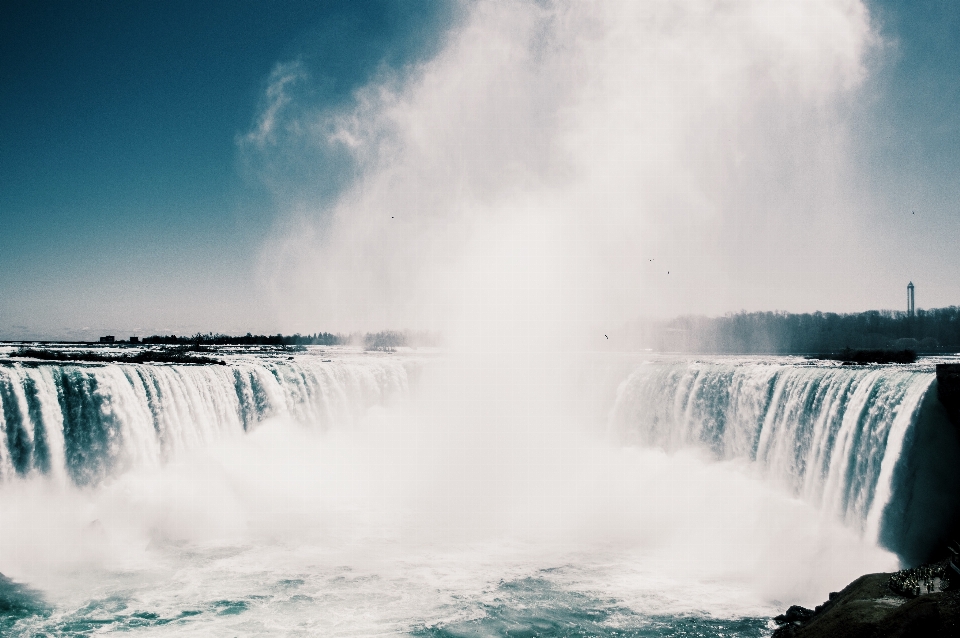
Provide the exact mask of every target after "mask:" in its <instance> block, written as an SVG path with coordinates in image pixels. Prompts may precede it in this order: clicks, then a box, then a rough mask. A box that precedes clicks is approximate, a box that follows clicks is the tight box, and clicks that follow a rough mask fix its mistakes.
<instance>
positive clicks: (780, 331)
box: [654, 306, 960, 354]
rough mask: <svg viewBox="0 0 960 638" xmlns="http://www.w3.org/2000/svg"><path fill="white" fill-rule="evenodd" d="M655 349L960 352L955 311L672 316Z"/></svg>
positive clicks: (958, 320) (959, 318) (958, 309)
mask: <svg viewBox="0 0 960 638" xmlns="http://www.w3.org/2000/svg"><path fill="white" fill-rule="evenodd" d="M655 334H656V343H655V344H654V345H655V346H656V348H657V349H658V350H661V351H680V352H702V353H718V354H720V353H728V354H823V353H839V352H841V351H843V350H844V349H847V350H882V349H892V350H914V351H916V352H918V353H920V354H936V353H947V352H960V307H957V306H950V307H949V308H934V309H930V310H917V312H916V315H915V316H912V317H911V316H908V315H907V313H906V312H895V311H890V310H870V311H867V312H860V313H852V314H837V313H832V312H826V313H825V312H815V313H810V314H792V313H787V312H749V313H748V312H741V313H736V314H729V315H726V316H723V317H715V318H708V317H695V316H686V317H678V318H676V319H672V320H670V321H667V322H665V323H663V324H661V325H660V326H659V327H658V329H657V330H655Z"/></svg>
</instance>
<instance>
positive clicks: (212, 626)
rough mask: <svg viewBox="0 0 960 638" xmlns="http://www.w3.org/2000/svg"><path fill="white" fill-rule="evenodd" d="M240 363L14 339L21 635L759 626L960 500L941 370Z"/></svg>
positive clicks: (941, 529)
mask: <svg viewBox="0 0 960 638" xmlns="http://www.w3.org/2000/svg"><path fill="white" fill-rule="evenodd" d="M222 356H223V357H224V358H225V360H226V365H169V364H129V363H124V364H81V363H77V364H60V363H30V362H29V361H27V360H20V359H16V358H12V359H7V360H6V362H0V406H2V410H0V572H2V573H3V574H5V576H6V577H7V578H6V579H3V580H0V630H2V631H3V633H4V635H8V634H9V635H34V634H37V633H41V634H46V635H76V634H84V633H91V634H92V633H105V632H112V631H150V632H151V633H154V634H159V635H167V634H169V635H174V634H176V635H181V634H182V635H223V636H228V635H229V636H234V635H277V634H283V635H364V636H367V635H379V634H396V633H399V634H407V635H415V636H479V635H511V636H568V635H611V636H630V635H644V636H647V635H662V636H688V635H689V636H705V635H706V636H710V635H743V636H760V635H767V634H769V632H770V631H771V627H772V625H771V624H770V620H769V619H770V617H771V616H772V615H774V614H776V613H779V612H780V611H782V608H783V607H784V606H785V605H787V604H792V603H795V602H799V603H806V604H816V603H818V602H820V601H821V600H823V599H825V597H826V595H827V593H828V592H829V591H831V590H835V589H837V588H839V587H841V586H843V585H844V584H845V583H846V582H847V581H849V580H850V579H852V578H853V577H855V576H857V575H859V574H860V573H863V572H865V571H877V570H882V569H891V568H893V567H895V566H896V565H897V563H898V561H904V562H910V561H913V560H917V559H918V557H921V556H922V555H923V554H924V553H925V552H929V551H931V550H933V549H936V547H935V546H936V544H937V543H938V542H940V541H941V539H942V536H943V534H944V533H945V530H947V529H948V528H949V526H950V525H951V524H952V522H953V520H954V519H955V517H956V506H955V504H954V502H953V500H954V499H953V497H952V495H953V494H955V493H958V492H957V490H958V485H960V481H958V480H957V477H956V470H955V469H953V468H954V466H955V465H956V464H955V462H954V461H955V459H956V458H957V455H958V454H960V451H958V450H957V443H956V435H955V434H954V433H953V430H952V429H951V427H952V426H950V425H949V423H948V422H947V421H946V419H945V417H944V415H943V414H942V409H941V408H940V407H939V404H938V403H937V402H936V398H935V392H932V391H931V389H932V388H933V387H934V385H933V384H934V383H935V381H934V379H935V375H934V373H933V370H932V367H931V366H929V365H915V366H900V367H896V366H892V367H890V366H888V367H847V366H834V365H811V364H809V363H806V362H803V361H799V360H794V359H787V358H775V359H751V360H734V359H722V358H714V359H710V360H703V361H691V360H679V359H666V358H661V359H657V360H651V361H642V360H641V358H637V359H633V358H630V357H625V356H618V357H615V356H613V355H591V356H584V357H581V358H579V359H577V360H576V361H575V362H574V363H573V364H572V365H556V366H555V365H553V364H552V363H550V365H543V366H539V367H534V368H525V367H524V365H523V364H521V363H517V362H516V361H483V362H481V363H480V364H479V365H476V366H474V365H471V362H470V360H469V359H460V358H457V357H453V356H447V355H442V354H440V353H423V352H406V353H393V354H388V353H363V352H359V351H354V350H350V349H320V348H314V349H311V350H310V351H309V352H306V353H288V352H279V351H276V352H260V353H251V352H234V353H225V354H223V355H222ZM557 370H559V372H557ZM551 375H553V376H551Z"/></svg>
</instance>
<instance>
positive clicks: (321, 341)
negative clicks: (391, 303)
mask: <svg viewBox="0 0 960 638" xmlns="http://www.w3.org/2000/svg"><path fill="white" fill-rule="evenodd" d="M439 341H440V337H439V335H436V334H433V333H417V332H415V333H407V332H400V331H396V330H385V331H382V332H368V333H365V334H362V333H352V334H347V335H344V334H333V333H330V332H315V333H313V334H306V335H302V334H300V333H296V334H293V335H283V334H280V333H277V334H275V335H255V334H251V333H249V332H248V333H247V334H245V335H242V336H236V335H226V334H221V333H213V332H208V333H206V334H204V333H197V334H195V335H192V336H189V337H188V336H177V335H151V336H149V337H143V338H142V339H140V343H145V344H157V345H170V346H338V345H362V346H363V347H364V348H366V349H367V350H387V349H389V348H397V347H400V346H409V345H424V346H432V345H438V343H439Z"/></svg>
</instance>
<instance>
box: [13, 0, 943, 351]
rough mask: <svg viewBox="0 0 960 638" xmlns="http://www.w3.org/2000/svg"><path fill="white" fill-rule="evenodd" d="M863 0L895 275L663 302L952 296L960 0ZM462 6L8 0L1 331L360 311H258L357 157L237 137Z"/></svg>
mask: <svg viewBox="0 0 960 638" xmlns="http://www.w3.org/2000/svg"><path fill="white" fill-rule="evenodd" d="M469 6H472V5H469ZM867 7H868V8H869V10H870V13H871V17H872V24H873V25H874V31H875V34H876V35H878V36H879V37H880V39H881V40H882V42H881V43H880V44H877V45H875V46H873V47H872V48H871V49H870V51H869V52H868V53H867V54H866V56H865V59H864V64H865V65H866V69H867V76H866V79H865V80H864V81H863V83H862V84H861V86H860V87H859V88H858V89H857V91H856V92H855V94H854V97H853V99H851V100H849V103H845V104H842V105H841V107H840V108H843V109H845V117H846V119H847V121H849V122H850V123H851V124H850V126H849V134H850V136H851V139H852V141H851V145H852V147H853V149H854V150H855V161H856V163H857V170H858V174H859V175H860V178H861V179H862V180H863V184H865V185H866V186H865V187H866V188H868V189H869V190H870V191H871V192H872V193H873V194H874V199H875V200H876V201H878V202H881V204H880V205H879V207H878V208H877V209H876V210H875V211H873V212H872V213H864V217H862V218H861V219H859V220H858V221H859V222H862V223H864V224H867V225H869V226H871V227H872V228H873V231H871V234H870V235H869V237H868V238H866V239H865V243H866V244H867V245H866V248H864V250H867V249H868V250H869V252H871V253H873V254H875V253H881V254H888V255H891V258H890V259H881V258H876V259H875V260H874V261H869V260H868V263H867V264H866V266H865V267H869V268H871V269H872V270H873V271H874V274H876V273H877V272H879V273H880V275H882V277H885V278H887V279H888V280H889V291H887V290H886V289H885V288H884V286H883V285H882V282H881V283H877V282H876V281H874V280H872V279H871V282H872V283H870V284H869V285H864V286H861V285H859V284H857V283H856V282H855V281H851V282H849V283H848V286H849V288H848V289H844V288H843V287H842V286H840V287H838V290H836V292H835V294H834V295H833V296H832V297H831V296H829V295H828V296H827V297H825V298H824V301H823V303H822V304H819V305H818V302H817V301H816V300H811V298H810V297H809V296H804V295H797V296H796V297H789V298H766V297H764V296H763V295H757V296H755V297H752V298H750V297H747V298H744V297H737V296H728V298H721V297H718V298H717V300H716V301H715V302H714V303H712V304H709V305H704V306H703V307H698V306H697V304H696V303H694V302H683V303H682V302H679V301H678V302H677V304H676V305H675V306H672V307H671V310H673V309H675V310H677V311H682V312H707V313H716V312H727V311H736V310H740V309H741V308H747V309H751V310H752V309H775V308H776V309H784V310H793V311H810V310H817V309H819V310H837V311H855V310H866V309H870V308H891V307H893V308H897V307H899V306H900V305H902V304H901V303H900V302H901V301H902V300H901V297H903V294H902V290H901V289H902V288H903V286H904V285H905V284H906V281H900V280H901V279H905V278H911V279H916V280H917V281H916V283H917V285H918V293H917V294H918V305H920V306H922V307H931V306H942V305H953V304H957V303H960V284H957V283H956V282H957V281H958V280H960V277H958V275H960V272H958V271H960V266H958V265H957V264H958V263H960V261H958V260H957V253H956V249H955V246H956V245H957V240H958V239H960V235H958V234H957V232H958V231H960V226H958V219H960V179H958V177H960V152H958V151H957V149H960V106H958V105H960V5H958V4H957V3H953V2H949V1H940V2H937V1H918V2H893V1H880V0H875V1H873V2H869V3H868V4H867ZM463 21H464V9H463V8H462V7H459V6H458V5H455V4H453V3H449V2H441V1H427V0H422V1H421V0H418V1H411V0H406V1H400V0H393V1H391V0H379V1H367V2H359V1H350V2H335V1H327V2H323V1H319V2H318V1H314V2H296V1H287V2H276V3H254V2H229V3H210V2H201V3H196V2H172V1H171V2H145V3H129V2H93V3H75V2H8V3H5V4H4V5H3V8H2V9H0V86H2V87H3V88H2V91H0V175H2V180H0V338H8V339H12V338H37V337H39V338H93V337H95V336H97V335H98V334H99V333H101V332H105V331H112V332H117V333H118V334H120V335H123V334H125V333H126V332H130V333H140V334H144V333H153V332H159V331H166V332H178V333H184V332H193V331H198V330H200V331H208V330H213V331H227V332H246V331H248V330H252V331H271V332H276V331H285V332H286V331H292V330H294V329H297V330H305V331H318V330H345V329H350V327H351V326H349V325H346V324H348V323H349V321H344V320H343V319H342V318H339V319H338V320H337V322H338V324H339V325H324V323H323V321H324V315H323V314H322V313H321V314H318V315H317V316H316V319H315V320H314V321H313V323H311V321H310V315H309V314H308V315H307V316H306V317H305V318H304V317H300V318H299V319H298V320H297V321H296V322H288V321H285V314H284V310H283V308H282V307H281V308H279V309H267V310H265V307H266V306H270V305H271V304H272V303H273V302H272V301H271V291H270V290H269V283H267V284H265V283H264V278H263V277H262V276H261V274H260V270H262V253H263V251H264V239H265V237H268V236H270V235H271V234H272V233H273V234H275V233H276V229H277V227H278V225H279V226H282V225H283V223H284V220H285V219H288V218H289V210H290V209H291V208H296V207H297V206H299V205H302V203H303V201H305V200H309V201H310V202H311V203H312V204H311V205H314V206H318V207H322V206H325V205H327V204H328V203H329V202H332V201H335V200H336V198H337V197H338V195H340V194H341V193H342V192H343V191H345V190H347V189H348V188H349V187H350V185H351V184H352V183H353V180H354V179H355V176H356V172H355V171H356V164H357V161H358V160H357V159H356V157H354V156H351V155H350V154H349V153H345V152H334V151H330V150H329V148H327V147H323V148H321V147H311V148H310V149H307V148H304V147H302V146H301V147H297V146H296V145H295V144H292V145H289V144H288V145H286V146H284V147H283V148H281V149H279V150H277V149H273V150H272V151H271V152H270V153H267V154H257V153H251V152H250V151H249V149H248V148H245V145H244V143H243V139H244V136H245V135H248V134H249V133H250V131H251V130H254V129H255V128H256V127H257V124H258V121H259V120H258V118H261V117H262V114H263V112H264V109H265V108H266V107H267V106H268V104H267V102H269V96H268V89H269V86H270V82H271V79H272V78H275V73H276V71H277V69H278V68H281V67H278V65H283V64H293V63H295V64H296V65H297V68H298V69H299V70H300V72H301V73H302V74H303V75H304V76H305V77H308V78H309V79H308V80H305V81H303V82H300V83H299V84H298V85H297V91H298V92H297V95H296V99H297V100H299V101H300V102H301V103H309V105H310V108H311V109H313V110H314V111H320V112H328V113H329V112H336V111H337V109H340V108H347V107H349V106H350V105H351V104H354V103H355V101H356V93H355V91H357V89H359V88H360V87H363V86H365V85H368V84H370V83H371V82H375V81H376V79H377V78H378V77H381V76H383V75H384V74H385V73H387V74H389V73H390V72H391V71H393V72H398V71H399V72H400V73H401V76H402V72H403V70H404V69H409V68H415V67H416V65H417V64H419V63H421V62H425V61H429V60H431V59H432V58H433V57H434V56H436V55H438V53H439V52H440V51H442V50H443V47H444V46H447V42H448V40H449V38H450V37H451V34H455V33H456V32H457V30H458V29H459V28H460V27H461V25H462V24H463ZM272 74H274V75H272ZM324 148H327V150H324ZM331 148H332V147H331ZM914 211H915V213H914ZM905 244H906V247H904V245H905ZM904 253H906V254H908V255H909V256H910V259H907V260H903V259H900V258H901V257H903V255H904ZM894 255H899V256H898V257H897V258H894ZM855 257H856V258H857V259H859V257H858V256H855ZM849 275H850V276H851V277H853V278H856V276H857V275H856V269H855V267H854V266H853V265H851V266H850V271H849ZM761 284H762V282H761ZM761 284H758V286H760V287H762V286H761ZM835 287H836V286H835ZM265 288H266V289H265ZM791 299H795V300H796V301H795V303H793V304H792V305H791ZM768 304H773V305H774V308H771V307H770V306H769V305H768ZM654 314H656V313H654ZM384 327H404V326H384Z"/></svg>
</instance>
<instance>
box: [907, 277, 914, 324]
mask: <svg viewBox="0 0 960 638" xmlns="http://www.w3.org/2000/svg"><path fill="white" fill-rule="evenodd" d="M914 314H916V307H915V306H914V304H913V282H912V281H911V282H910V283H909V284H907V316H908V317H912V316H914Z"/></svg>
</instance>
